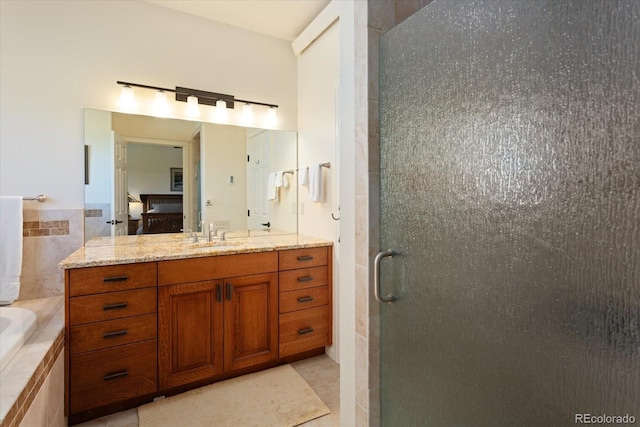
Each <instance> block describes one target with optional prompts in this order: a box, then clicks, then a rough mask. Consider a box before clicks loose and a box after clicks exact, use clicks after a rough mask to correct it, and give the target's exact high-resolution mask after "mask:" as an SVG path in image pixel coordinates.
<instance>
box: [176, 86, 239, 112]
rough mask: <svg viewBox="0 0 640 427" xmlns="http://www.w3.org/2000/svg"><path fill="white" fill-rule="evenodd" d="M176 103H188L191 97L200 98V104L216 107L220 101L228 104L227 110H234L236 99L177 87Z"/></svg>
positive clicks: (230, 96)
mask: <svg viewBox="0 0 640 427" xmlns="http://www.w3.org/2000/svg"><path fill="white" fill-rule="evenodd" d="M175 92H176V101H186V100H187V98H188V97H189V96H191V95H193V96H197V97H198V104H203V105H212V106H214V107H215V106H216V102H218V101H219V100H221V101H224V102H225V103H226V104H227V108H234V105H233V104H234V103H235V98H234V96H233V95H226V94H223V93H215V92H207V91H204V90H198V89H189V88H187V87H179V86H176V90H175Z"/></svg>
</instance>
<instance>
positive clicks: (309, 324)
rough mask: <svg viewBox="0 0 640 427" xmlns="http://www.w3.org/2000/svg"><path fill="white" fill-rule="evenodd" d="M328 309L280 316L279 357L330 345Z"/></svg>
mask: <svg viewBox="0 0 640 427" xmlns="http://www.w3.org/2000/svg"><path fill="white" fill-rule="evenodd" d="M329 333H330V332H329V307H328V306H326V305H325V306H322V307H317V308H310V309H308V310H300V311H294V312H291V313H285V314H281V315H280V357H286V356H290V355H292V354H296V353H301V352H304V351H307V350H313V349H314V348H318V347H322V346H325V345H329V344H331V339H330V337H329Z"/></svg>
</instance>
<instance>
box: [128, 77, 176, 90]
mask: <svg viewBox="0 0 640 427" xmlns="http://www.w3.org/2000/svg"><path fill="white" fill-rule="evenodd" d="M116 83H117V84H119V85H122V86H133V87H141V88H143V89H153V90H163V91H165V92H175V89H167V88H165V87H158V86H149V85H141V84H138V83H129V82H121V81H120V80H118V81H117V82H116Z"/></svg>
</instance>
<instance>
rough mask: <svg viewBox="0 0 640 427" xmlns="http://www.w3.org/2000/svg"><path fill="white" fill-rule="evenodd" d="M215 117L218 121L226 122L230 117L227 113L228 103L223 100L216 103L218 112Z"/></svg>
mask: <svg viewBox="0 0 640 427" xmlns="http://www.w3.org/2000/svg"><path fill="white" fill-rule="evenodd" d="M214 117H215V119H216V120H218V121H225V120H227V118H228V117H229V114H228V113H227V103H226V102H225V101H223V100H222V99H219V100H217V101H216V112H215V113H214Z"/></svg>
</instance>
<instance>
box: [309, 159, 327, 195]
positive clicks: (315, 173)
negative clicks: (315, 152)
mask: <svg viewBox="0 0 640 427" xmlns="http://www.w3.org/2000/svg"><path fill="white" fill-rule="evenodd" d="M309 197H310V198H311V200H313V201H314V202H318V203H319V202H322V201H323V200H324V195H323V188H322V166H320V163H314V164H313V165H311V166H309Z"/></svg>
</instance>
